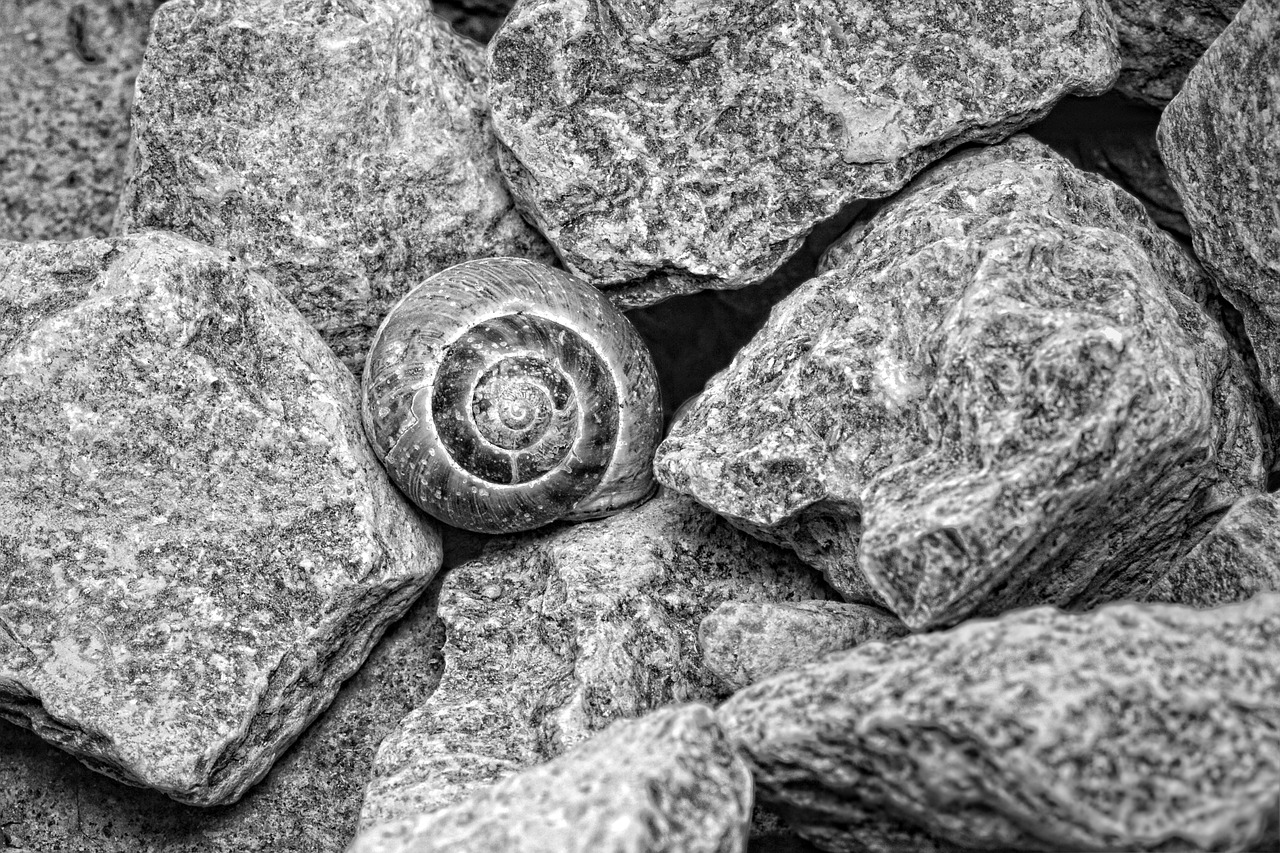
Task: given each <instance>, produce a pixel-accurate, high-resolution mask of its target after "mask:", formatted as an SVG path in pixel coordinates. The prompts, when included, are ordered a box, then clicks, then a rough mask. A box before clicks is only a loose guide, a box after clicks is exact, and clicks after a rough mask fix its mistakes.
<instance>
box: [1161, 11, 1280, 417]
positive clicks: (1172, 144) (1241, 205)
mask: <svg viewBox="0 0 1280 853" xmlns="http://www.w3.org/2000/svg"><path fill="white" fill-rule="evenodd" d="M1159 140H1160V153H1161V155H1162V156H1163V157H1164V160H1165V163H1167V164H1168V166H1169V173H1170V175H1171V177H1172V178H1173V182H1174V185H1175V186H1176V187H1177V188H1178V192H1179V193H1180V194H1181V195H1182V201H1183V203H1184V204H1185V206H1186V211H1187V219H1188V220H1189V221H1190V222H1191V229H1192V232H1193V241H1194V244H1195V249H1196V254H1197V255H1198V256H1199V258H1200V260H1201V262H1202V263H1203V264H1204V265H1205V268H1206V269H1208V270H1209V272H1210V273H1212V275H1213V277H1214V280H1215V281H1217V283H1218V286H1219V287H1220V288H1221V290H1222V293H1223V295H1224V296H1225V297H1226V298H1227V299H1228V300H1229V301H1230V302H1231V303H1232V304H1233V305H1235V306H1236V308H1238V309H1239V310H1240V312H1241V313H1242V314H1243V315H1244V323H1245V329H1246V331H1247V332H1248V335H1249V338H1250V340H1251V341H1252V343H1253V349H1254V352H1255V353H1256V355H1257V358H1258V364H1259V367H1260V369H1261V372H1262V379H1263V381H1264V382H1265V383H1266V385H1267V387H1268V390H1269V391H1270V394H1271V396H1272V398H1273V399H1276V400H1280V325H1278V324H1280V202H1278V201H1277V196H1276V187H1280V4H1277V3H1276V2H1274V0H1264V2H1249V3H1246V4H1245V5H1244V7H1243V8H1242V9H1241V10H1240V14H1239V15H1238V16H1237V17H1236V19H1235V21H1234V22H1233V23H1232V24H1231V26H1230V27H1228V28H1227V29H1226V31H1225V32H1223V34H1222V37H1221V38H1219V39H1218V40H1217V41H1216V42H1214V44H1213V47H1211V48H1210V49H1209V51H1208V52H1207V53H1206V54H1205V55H1204V59H1203V60H1201V62H1200V63H1199V64H1198V65H1197V66H1196V67H1195V70H1193V71H1192V72H1191V75H1190V76H1189V77H1188V78H1187V83H1186V86H1185V87H1183V89H1182V92H1181V93H1180V94H1179V95H1178V97H1176V98H1175V99H1174V100H1173V101H1172V102H1171V103H1170V104H1169V106H1168V107H1167V108H1166V109H1165V111H1164V116H1163V118H1162V119H1161V121H1160V133H1159Z"/></svg>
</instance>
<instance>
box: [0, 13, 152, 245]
mask: <svg viewBox="0 0 1280 853" xmlns="http://www.w3.org/2000/svg"><path fill="white" fill-rule="evenodd" d="M159 2H160V0H93V2H74V0H23V2H11V1H10V0H6V2H4V3H0V240H75V239H78V238H81V237H103V236H106V234H107V233H108V232H109V231H110V230H111V218H112V216H113V215H114V214H115V209H116V204H117V202H118V201H119V198H120V185H121V183H122V182H123V180H124V168H125V159H126V152H127V150H128V147H129V106H130V104H131V103H132V102H133V82H134V78H135V77H136V76H137V73H138V68H139V66H141V65H142V51H143V48H145V47H146V44H147V22H148V21H149V20H150V18H151V13H152V12H153V11H154V10H155V8H156V6H158V5H159Z"/></svg>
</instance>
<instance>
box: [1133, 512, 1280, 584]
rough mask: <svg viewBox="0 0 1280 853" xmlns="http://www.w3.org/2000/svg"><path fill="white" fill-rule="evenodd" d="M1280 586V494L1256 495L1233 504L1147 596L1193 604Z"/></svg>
mask: <svg viewBox="0 0 1280 853" xmlns="http://www.w3.org/2000/svg"><path fill="white" fill-rule="evenodd" d="M1261 592H1280V495H1276V494H1266V495H1252V496H1250V497H1247V498H1244V499H1243V500H1241V501H1240V502H1239V503H1237V504H1236V505H1235V506H1233V507H1232V508H1231V509H1230V510H1229V511H1228V512H1227V514H1226V515H1225V516H1223V517H1222V519H1221V520H1220V521H1219V522H1218V523H1217V524H1216V525H1214V528H1213V529H1212V530H1211V531H1209V535H1207V536H1205V538H1204V539H1202V540H1201V541H1200V544H1199V545H1197V546H1196V547H1195V548H1193V549H1192V550H1191V552H1190V553H1188V554H1187V555H1186V556H1185V557H1183V558H1182V559H1181V560H1180V561H1179V562H1178V563H1177V564H1175V565H1174V567H1173V568H1172V569H1170V570H1169V573H1168V574H1166V575H1165V576H1164V577H1163V578H1161V579H1160V581H1159V583H1157V584H1156V585H1155V586H1154V587H1153V588H1152V589H1151V590H1150V591H1149V592H1148V593H1147V594H1146V595H1145V596H1144V598H1145V599H1146V600H1147V601H1167V602H1171V603H1174V604H1189V605H1192V606H1194V607H1214V606H1216V605H1219V604H1230V603H1233V602H1237V601H1247V600H1248V599H1250V598H1252V597H1253V596H1255V595H1257V594H1258V593H1261Z"/></svg>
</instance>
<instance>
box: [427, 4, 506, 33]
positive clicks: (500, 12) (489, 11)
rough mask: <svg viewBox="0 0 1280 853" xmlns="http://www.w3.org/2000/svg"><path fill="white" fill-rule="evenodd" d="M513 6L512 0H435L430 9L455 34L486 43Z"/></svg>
mask: <svg viewBox="0 0 1280 853" xmlns="http://www.w3.org/2000/svg"><path fill="white" fill-rule="evenodd" d="M514 5H515V2H514V0H436V2H433V3H432V4H431V9H432V11H433V12H435V13H436V15H438V16H439V17H440V18H442V19H444V20H445V21H448V22H449V25H450V26H451V27H453V29H454V31H455V32H457V33H459V34H461V35H464V36H466V37H467V38H471V39H475V40H476V41H478V42H481V43H488V41H489V39H491V38H493V34H494V33H495V32H497V31H498V27H500V26H502V22H503V21H505V20H506V18H507V13H508V12H510V11H511V7H512V6H514Z"/></svg>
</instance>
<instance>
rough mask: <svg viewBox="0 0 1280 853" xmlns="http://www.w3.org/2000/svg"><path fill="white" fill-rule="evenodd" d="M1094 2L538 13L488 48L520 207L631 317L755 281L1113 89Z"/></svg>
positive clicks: (1108, 48) (562, 0)
mask: <svg viewBox="0 0 1280 853" xmlns="http://www.w3.org/2000/svg"><path fill="white" fill-rule="evenodd" d="M1114 40H1115V34H1114V31H1113V29H1112V26H1111V23H1110V17H1109V13H1108V12H1107V10H1106V9H1105V7H1104V4H1103V3H1102V2H1101V0H1039V2H1026V3H1015V4H1010V3H1005V2H994V0H993V2H985V0H984V2H981V3H969V4H960V5H957V4H955V3H945V2H940V0H930V2H926V3H916V4H902V3H889V2H880V0H859V2H837V1H836V0H782V2H763V0H750V2H745V3H728V2H710V3H693V2H683V3H665V4H663V3H653V2H649V0H610V2H605V3H589V2H586V0H528V2H524V3H521V4H519V5H518V6H517V8H515V9H514V10H513V11H512V13H511V15H510V17H508V19H507V22H506V24H504V26H503V27H502V29H501V31H499V32H498V34H497V35H495V36H494V39H493V41H492V42H491V43H490V60H491V75H492V78H491V83H490V87H489V94H490V99H491V101H492V104H493V121H494V127H495V129H496V130H497V132H498V136H499V138H500V139H501V140H502V143H503V147H502V149H501V163H502V168H503V171H504V172H505V174H506V176H507V179H508V181H509V183H510V185H511V188H512V192H513V194H514V195H515V196H516V198H517V199H518V201H519V203H520V205H521V207H522V209H524V210H525V211H526V213H528V214H529V215H530V216H531V217H532V219H533V221H534V222H535V223H536V224H537V225H538V227H539V228H540V229H541V230H542V232H543V233H544V234H546V235H547V237H548V239H549V240H550V241H551V242H552V243H553V244H554V245H555V246H556V249H557V251H558V253H559V254H560V257H561V258H562V259H563V260H564V262H565V264H566V265H567V266H568V267H569V268H570V269H571V270H573V271H575V272H578V273H579V274H581V275H583V276H584V277H586V278H587V279H588V280H590V281H591V282H592V283H593V284H596V285H599V286H605V287H607V288H609V289H611V290H615V291H620V294H619V295H618V296H617V297H616V298H618V299H620V300H621V301H623V302H624V303H628V304H631V305H639V304H646V303H649V302H653V301H657V300H659V299H661V298H664V297H666V296H670V295H672V294H674V293H681V292H689V291H692V290H702V289H704V288H708V287H717V288H733V287H742V286H744V285H748V284H753V283H755V282H758V281H761V280H762V279H764V278H765V277H766V276H767V275H768V274H769V273H770V272H772V271H773V270H774V269H776V268H777V267H778V266H779V265H780V264H781V263H782V262H783V261H784V260H785V259H786V258H787V257H788V256H789V255H791V254H792V253H794V252H795V251H796V250H797V249H798V248H799V247H800V245H801V243H802V242H803V240H804V237H805V235H806V234H807V233H808V232H809V231H810V230H811V229H812V228H813V227H814V225H815V224H816V223H818V222H820V221H822V220H824V219H827V218H829V217H831V216H833V215H834V214H836V213H837V212H838V211H839V210H840V208H841V207H843V206H844V205H846V204H848V203H849V202H851V201H853V200H855V199H858V198H872V197H878V196H885V195H889V194H890V193H892V192H894V191H895V190H897V189H898V188H900V187H901V186H902V185H903V184H904V183H906V182H907V180H908V179H909V178H910V177H911V176H912V175H913V174H914V173H916V172H917V171H919V170H920V169H921V168H923V167H924V166H925V165H926V164H928V163H929V162H931V161H933V160H935V159H937V158H938V157H940V156H942V155H943V154H945V153H946V152H947V151H949V150H951V149H952V148H954V147H956V146H957V145H960V144H962V143H964V142H967V141H970V140H974V139H983V140H994V139H1000V138H1003V137H1004V136H1007V135H1008V134H1010V133H1012V132H1013V131H1015V130H1017V129H1018V128H1020V127H1023V126H1025V125H1027V124H1030V123H1031V122H1033V121H1035V119H1036V118H1038V117H1040V116H1041V115H1043V114H1044V113H1046V112H1047V111H1048V110H1049V108H1050V107H1051V106H1052V104H1053V103H1054V102H1055V101H1057V100H1058V99H1059V98H1061V97H1062V96H1063V95H1066V94H1069V93H1072V92H1078V93H1082V94H1085V93H1087V94H1098V93H1100V92H1102V91H1104V90H1105V89H1107V88H1109V87H1110V85H1111V82H1112V80H1113V79H1114V77H1115V74H1116V71H1117V68H1118V64H1119V60H1118V56H1117V53H1116V49H1115V44H1114Z"/></svg>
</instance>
